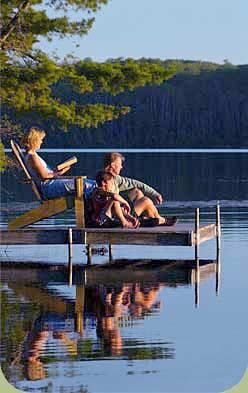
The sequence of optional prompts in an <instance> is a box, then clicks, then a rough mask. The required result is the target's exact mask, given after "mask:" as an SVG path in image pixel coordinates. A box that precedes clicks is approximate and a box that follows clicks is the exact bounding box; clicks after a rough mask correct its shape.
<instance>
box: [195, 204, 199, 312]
mask: <svg viewBox="0 0 248 393" xmlns="http://www.w3.org/2000/svg"><path fill="white" fill-rule="evenodd" d="M199 243H200V209H199V207H197V208H196V209H195V306H196V307H198V306H199V303H200V267H199Z"/></svg>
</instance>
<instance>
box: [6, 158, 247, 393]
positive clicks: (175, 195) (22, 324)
mask: <svg viewBox="0 0 248 393" xmlns="http://www.w3.org/2000/svg"><path fill="white" fill-rule="evenodd" d="M45 158H46V159H47V160H49V161H52V162H58V161H60V159H58V157H56V156H55V155H52V154H51V153H49V155H47V156H45ZM60 158H63V156H62V157H60ZM100 159H101V157H99V155H95V156H94V160H93V161H94V162H93V164H92V155H91V156H90V155H88V156H87V155H82V156H80V157H79V167H80V170H81V172H82V173H87V174H88V173H91V172H92V173H94V171H95V169H96V168H97V166H98V165H100ZM56 160H57V161H56ZM234 162H235V165H233V164H234ZM156 168H160V172H159V173H157V170H156ZM126 173H128V174H132V176H133V177H136V178H137V177H138V178H141V179H146V180H145V181H148V182H149V183H150V184H152V185H154V186H155V187H157V188H158V189H159V190H161V191H162V192H163V194H164V195H167V200H168V201H166V203H165V204H164V206H163V207H162V212H163V213H165V212H166V213H171V214H172V213H173V214H174V213H175V214H178V216H179V218H180V220H181V221H182V222H188V221H192V219H193V214H194V207H195V206H200V207H201V220H202V222H204V223H209V222H214V219H215V218H214V209H213V206H214V204H215V201H216V200H220V203H221V206H222V207H221V213H222V250H221V262H220V266H221V272H220V275H217V274H216V271H215V270H216V269H215V259H216V252H215V242H214V241H209V242H206V243H204V244H202V245H201V247H200V256H201V259H204V260H205V261H207V262H206V263H205V266H204V267H202V268H201V272H200V278H201V279H200V284H199V286H196V285H195V280H194V269H193V265H192V263H191V262H190V261H191V260H192V259H193V255H194V250H193V249H191V248H187V247H186V248H183V247H182V248H178V247H168V248H165V247H141V246H136V247H135V246H133V247H124V246H115V247H113V254H114V258H115V259H117V260H119V266H120V265H121V267H119V268H118V269H111V270H109V269H104V268H101V269H99V268H98V269H91V270H87V273H86V277H85V273H84V268H83V265H84V264H85V262H86V257H85V253H84V248H83V247H81V246H75V250H74V256H73V262H74V265H75V271H74V276H73V285H72V286H69V285H68V284H67V281H68V277H67V273H66V269H65V268H64V266H65V264H66V262H67V248H66V247H64V246H53V247H46V246H40V247H35V246H29V247H23V246H22V247H21V246H15V247H14V246H13V247H5V246H2V247H1V257H2V260H3V263H2V272H1V274H2V287H1V292H2V305H1V307H2V337H1V361H2V369H3V371H4V373H5V375H6V377H7V379H8V380H9V381H10V382H11V383H12V384H13V385H14V386H16V387H18V388H19V389H21V390H23V391H28V392H48V393H50V392H52V393H53V392H66V393H67V392H68V393H69V392H70V393H80V392H220V391H223V390H225V389H228V388H229V387H231V386H233V385H234V384H236V383H238V382H239V380H240V379H241V377H242V375H243V373H244V370H245V368H246V366H247V310H246V309H247V305H246V302H247V301H246V299H247V275H248V265H247V254H248V209H247V206H248V204H247V201H248V195H247V185H248V175H247V157H246V156H245V155H243V154H242V155H236V158H235V157H234V155H233V154H230V155H228V154H227V155H217V154H216V155H213V154H211V157H210V155H198V154H192V155H187V157H185V156H183V155H182V156H181V155H178V156H177V157H175V156H173V155H167V154H166V155H159V156H156V157H154V156H153V155H152V154H151V155H145V159H144V155H143V156H141V155H139V154H132V155H131V154H130V155H127V162H126ZM161 174H163V175H162V176H161ZM10 181H11V177H10V176H9V177H6V178H5V187H6V188H7V189H8V190H9V189H10V187H9V182H10ZM21 187H22V192H21V193H18V190H14V191H13V193H11V194H10V195H9V197H8V200H6V202H5V203H3V204H2V219H1V224H2V225H4V224H5V223H6V220H7V219H8V217H9V216H15V215H17V214H18V211H20V210H22V209H25V208H27V206H26V207H23V202H22V201H23V190H24V191H25V189H26V188H25V187H26V186H25V185H22V186H21ZM16 188H17V187H16ZM16 191H17V192H16ZM30 203H32V202H30ZM30 203H29V202H28V205H30ZM72 221H73V214H72V213H67V214H66V215H64V216H58V217H57V218H54V219H50V220H47V221H46V222H44V223H43V225H54V224H56V225H70V224H71V223H72ZM97 251H101V250H96V252H97ZM103 251H104V250H103ZM126 258H128V259H131V260H132V264H133V268H131V267H130V266H127V262H126V261H125V259H126ZM107 259H108V256H107V255H100V253H97V254H95V255H94V256H93V262H95V263H97V264H99V265H103V264H104V263H105V262H106V261H107ZM168 259H170V260H174V262H169V261H168ZM178 259H180V260H181V262H180V263H175V260H178ZM182 260H187V261H188V262H187V264H186V265H185V263H184V264H183V263H182ZM23 261H28V262H32V264H29V265H26V266H28V267H26V268H25V269H24V268H23V264H22V262H23ZM13 262H16V263H15V264H14V263H13ZM44 264H46V265H47V266H45V268H44ZM196 290H197V291H198V295H199V299H198V303H199V304H198V307H196V304H195V302H196V297H195V295H196Z"/></svg>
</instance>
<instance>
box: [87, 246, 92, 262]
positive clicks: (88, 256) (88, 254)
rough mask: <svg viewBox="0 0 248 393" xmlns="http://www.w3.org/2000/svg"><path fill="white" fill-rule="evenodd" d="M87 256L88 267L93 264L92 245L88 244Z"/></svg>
mask: <svg viewBox="0 0 248 393" xmlns="http://www.w3.org/2000/svg"><path fill="white" fill-rule="evenodd" d="M86 255H87V265H91V263H92V249H91V244H87V246H86Z"/></svg>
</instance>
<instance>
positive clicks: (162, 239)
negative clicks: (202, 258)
mask: <svg viewBox="0 0 248 393" xmlns="http://www.w3.org/2000/svg"><path fill="white" fill-rule="evenodd" d="M71 229H72V243H73V244H118V245H148V246H193V245H195V242H196V240H195V239H196V236H195V226H194V223H178V224H176V225H175V226H173V227H166V226H158V227H153V228H138V229H123V228H111V229H110V228H109V229H100V228H83V229H78V228H76V227H73V228H71ZM216 235H217V226H216V224H208V225H204V224H201V225H200V228H199V243H202V242H205V241H207V240H210V239H212V238H215V237H216ZM68 241H69V228H66V227H54V228H49V229H48V228H45V227H42V226H41V227H37V226H36V227H33V228H31V227H29V228H27V229H18V230H8V229H1V231H0V243H1V244H2V245H37V244H39V245H42V244H47V245H49V244H68Z"/></svg>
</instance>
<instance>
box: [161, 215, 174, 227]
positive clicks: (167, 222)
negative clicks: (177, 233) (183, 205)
mask: <svg viewBox="0 0 248 393" xmlns="http://www.w3.org/2000/svg"><path fill="white" fill-rule="evenodd" d="M164 219H165V222H164V223H163V224H158V225H159V226H160V227H172V226H173V225H175V224H176V223H177V222H178V218H177V217H176V216H172V217H164Z"/></svg>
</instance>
